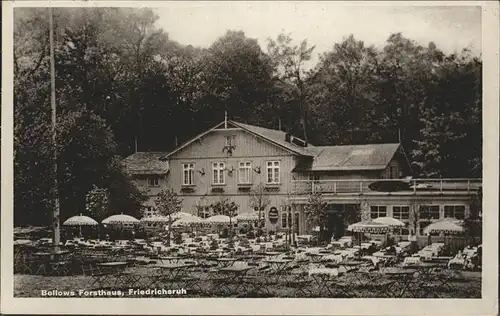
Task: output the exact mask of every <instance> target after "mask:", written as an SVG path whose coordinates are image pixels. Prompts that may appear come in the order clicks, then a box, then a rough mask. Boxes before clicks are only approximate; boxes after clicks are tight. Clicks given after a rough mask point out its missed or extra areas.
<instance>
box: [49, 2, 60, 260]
mask: <svg viewBox="0 0 500 316" xmlns="http://www.w3.org/2000/svg"><path fill="white" fill-rule="evenodd" d="M49 42H50V92H51V102H50V103H51V106H52V144H53V145H54V157H53V159H54V193H55V194H54V213H53V220H52V231H53V236H52V244H53V245H54V250H55V251H58V250H59V243H60V241H61V231H60V227H59V188H58V181H57V174H58V171H57V129H56V126H57V125H56V123H57V122H56V120H57V116H56V114H57V112H56V71H55V58H54V21H53V18H52V8H51V7H49Z"/></svg>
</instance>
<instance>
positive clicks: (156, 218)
mask: <svg viewBox="0 0 500 316" xmlns="http://www.w3.org/2000/svg"><path fill="white" fill-rule="evenodd" d="M168 221H169V219H168V216H162V215H153V216H148V217H143V218H141V222H145V223H168Z"/></svg>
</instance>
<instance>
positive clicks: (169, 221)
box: [167, 214, 172, 247]
mask: <svg viewBox="0 0 500 316" xmlns="http://www.w3.org/2000/svg"><path fill="white" fill-rule="evenodd" d="M171 230H172V215H170V214H169V215H168V233H167V247H170V234H171V233H172V231H171Z"/></svg>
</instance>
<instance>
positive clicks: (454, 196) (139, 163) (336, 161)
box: [124, 120, 481, 234]
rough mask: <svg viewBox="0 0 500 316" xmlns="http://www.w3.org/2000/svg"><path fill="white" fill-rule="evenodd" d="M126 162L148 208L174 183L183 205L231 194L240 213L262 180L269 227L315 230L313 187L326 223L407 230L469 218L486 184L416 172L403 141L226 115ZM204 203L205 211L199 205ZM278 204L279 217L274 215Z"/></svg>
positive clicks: (338, 227) (337, 227)
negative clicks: (349, 139)
mask: <svg viewBox="0 0 500 316" xmlns="http://www.w3.org/2000/svg"><path fill="white" fill-rule="evenodd" d="M124 162H125V166H126V167H127V169H128V170H129V172H130V173H131V174H132V176H133V177H134V179H135V181H136V183H137V184H138V185H139V186H140V187H143V188H147V189H148V194H149V195H150V200H149V201H148V203H147V204H146V205H145V209H146V215H150V214H151V213H152V212H153V209H152V206H153V205H154V196H155V195H156V194H157V193H158V192H159V190H161V189H164V188H171V189H173V190H175V192H177V193H178V194H179V195H180V196H181V197H182V200H183V211H184V212H190V213H193V214H198V215H200V216H204V217H205V216H208V215H210V209H209V207H208V206H209V205H210V204H212V203H214V202H216V201H218V200H219V199H220V198H221V197H225V198H228V199H230V200H231V201H234V202H235V203H236V204H238V205H239V210H238V212H239V213H242V212H250V211H252V210H253V207H252V204H251V203H250V197H251V195H252V194H254V190H255V188H256V187H257V186H260V187H263V188H264V190H263V191H262V194H263V195H266V196H267V197H268V198H269V201H270V203H269V205H267V207H266V208H265V209H264V210H263V211H264V212H263V214H264V216H265V223H266V227H267V229H270V230H275V231H279V230H284V229H288V228H292V226H293V228H292V229H293V230H294V231H295V232H297V233H299V234H303V233H306V232H308V231H310V229H311V227H310V225H308V221H307V220H306V216H305V211H304V206H305V205H306V204H307V203H308V197H309V196H310V193H312V192H320V193H321V197H322V198H323V199H324V200H325V201H326V202H327V203H328V214H329V216H328V218H329V219H328V226H329V227H330V229H331V230H332V231H336V232H337V233H340V234H342V233H343V229H344V228H345V223H344V220H343V219H342V216H343V215H341V214H346V210H347V211H350V213H351V214H352V213H357V214H359V217H360V218H361V219H369V218H376V217H380V216H391V217H394V218H397V219H400V220H401V221H403V222H407V223H409V225H408V227H407V229H402V230H401V231H400V233H401V234H408V233H409V230H413V231H414V232H415V233H416V234H422V229H423V228H424V227H425V226H426V225H428V224H429V223H430V222H433V221H436V220H440V219H444V218H456V219H464V218H466V217H467V216H468V214H469V212H470V206H471V203H472V201H473V199H474V196H476V195H477V192H478V189H479V188H480V186H481V180H480V179H411V178H409V177H408V176H410V175H411V167H410V163H409V161H408V158H407V156H406V154H405V152H404V150H403V148H402V147H401V146H400V144H397V143H395V144H369V145H352V146H313V145H311V144H308V143H306V142H304V141H303V140H301V139H299V138H297V137H294V136H292V135H290V134H288V133H285V132H283V131H280V130H272V129H267V128H263V127H258V126H253V125H248V124H243V123H239V122H235V121H231V120H229V121H224V122H221V123H220V124H218V125H217V126H215V127H213V128H212V129H210V130H207V131H205V132H204V133H202V134H200V135H198V136H196V137H195V138H193V139H191V140H190V141H188V142H186V143H185V144H183V145H181V146H179V147H178V148H176V149H175V150H174V151H172V152H170V153H156V152H155V153H144V152H139V153H135V154H133V155H131V156H130V157H127V158H126V159H125V160H124ZM200 210H201V211H200ZM269 211H271V213H276V211H277V212H278V214H279V216H278V220H277V221H271V220H270V219H269V216H268V215H269Z"/></svg>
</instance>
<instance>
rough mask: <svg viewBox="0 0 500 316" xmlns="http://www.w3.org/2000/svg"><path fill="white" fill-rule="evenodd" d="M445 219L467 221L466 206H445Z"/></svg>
mask: <svg viewBox="0 0 500 316" xmlns="http://www.w3.org/2000/svg"><path fill="white" fill-rule="evenodd" d="M444 217H445V218H456V219H465V205H445V206H444Z"/></svg>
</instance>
